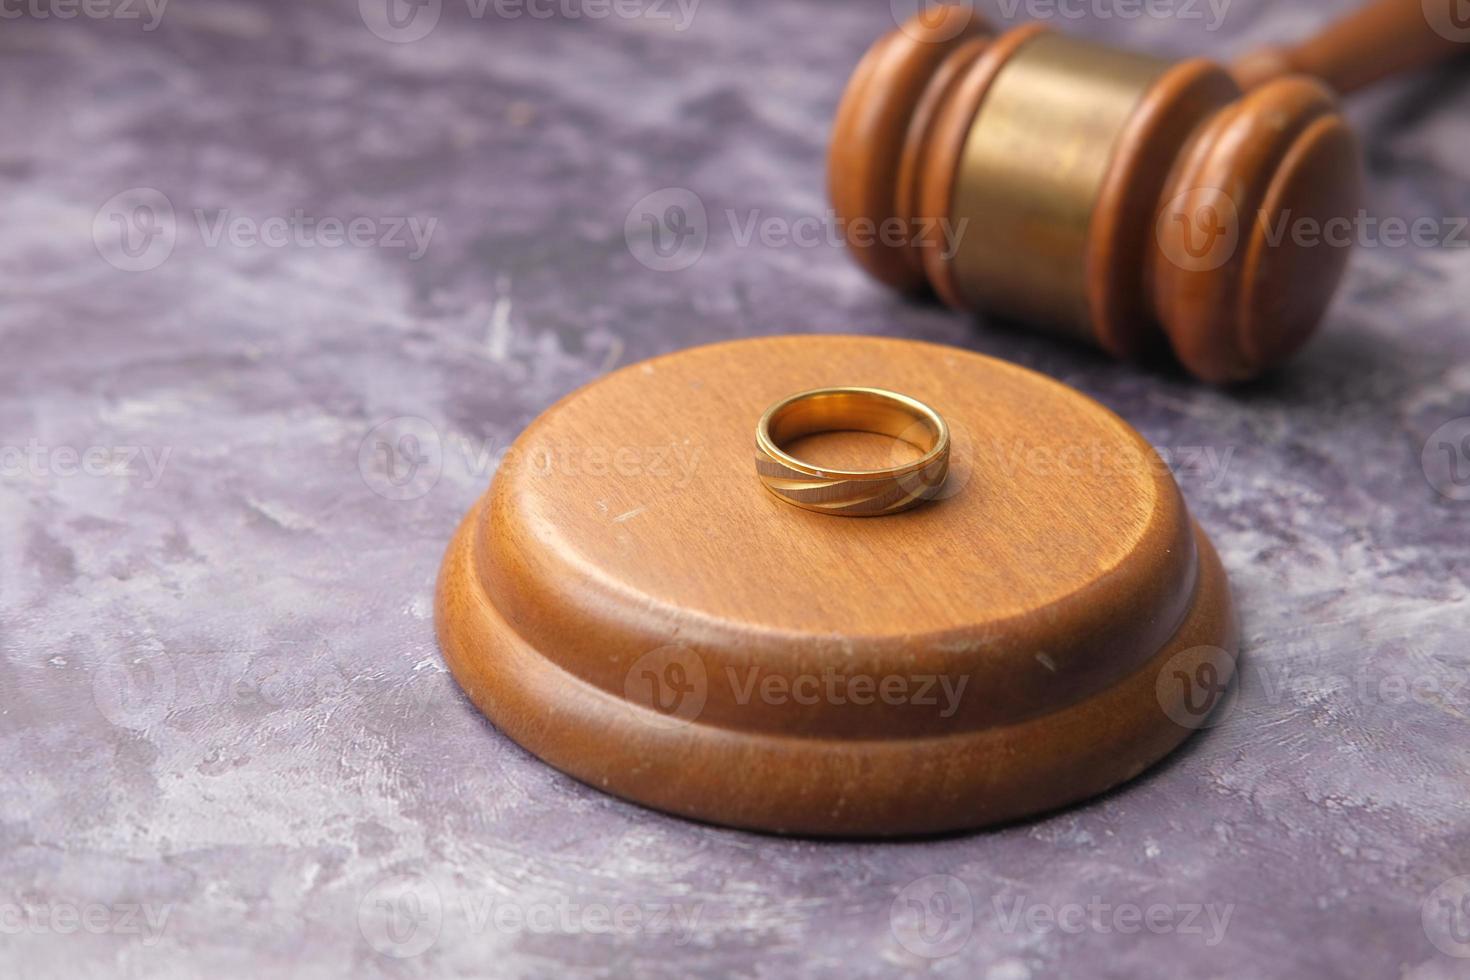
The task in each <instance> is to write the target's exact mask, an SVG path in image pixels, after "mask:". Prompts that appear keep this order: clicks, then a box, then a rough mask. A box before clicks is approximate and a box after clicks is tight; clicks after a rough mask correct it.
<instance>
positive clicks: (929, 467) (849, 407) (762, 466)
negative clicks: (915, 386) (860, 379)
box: [755, 388, 949, 517]
mask: <svg viewBox="0 0 1470 980" xmlns="http://www.w3.org/2000/svg"><path fill="white" fill-rule="evenodd" d="M844 431H847V432H876V433H879V434H881V435H886V436H892V437H893V438H894V439H898V440H901V441H903V442H906V443H909V444H910V445H912V446H914V447H916V448H917V449H919V450H920V452H922V453H923V455H921V456H920V457H919V458H918V459H915V460H912V461H910V462H907V463H903V464H901V465H898V466H892V467H888V468H886V469H878V470H838V469H831V468H829V467H824V466H814V465H812V464H811V463H806V462H803V461H801V460H800V459H797V458H796V457H795V456H792V455H791V454H790V453H788V452H786V451H785V450H784V449H783V448H782V447H783V446H788V445H790V444H791V443H792V442H794V441H795V440H797V439H800V438H801V437H803V436H809V435H813V434H815V433H818V432H844ZM755 446H756V457H755V468H756V472H757V473H758V474H759V475H760V479H761V483H763V484H765V487H766V489H767V490H769V491H771V493H773V494H775V495H776V496H777V497H780V498H781V499H782V500H784V501H785V502H786V503H788V504H794V505H795V506H797V507H801V508H804V509H805V510H812V511H817V512H818V513H822V514H837V515H840V516H842V517H878V516H881V515H884V514H896V513H898V512H899V511H903V510H908V509H909V508H910V507H914V506H916V505H918V504H920V503H923V502H924V501H925V500H929V499H931V498H932V497H934V496H936V495H938V493H939V491H940V489H941V487H942V486H943V485H944V478H945V476H946V474H947V473H948V472H949V426H948V425H946V424H945V422H944V419H942V418H941V417H940V416H939V413H938V412H936V411H934V409H932V408H930V407H929V406H928V405H925V404H924V403H923V402H921V401H919V400H918V399H916V398H910V397H909V396H908V395H900V394H898V393H897V392H893V391H885V390H883V389H882V388H818V389H816V390H814V391H803V392H801V393H800V394H796V395H792V396H791V397H790V398H786V399H783V400H781V401H779V402H777V403H776V404H774V405H772V406H771V407H770V408H769V409H767V410H766V414H765V415H763V416H761V420H760V424H759V425H757V426H756V430H755Z"/></svg>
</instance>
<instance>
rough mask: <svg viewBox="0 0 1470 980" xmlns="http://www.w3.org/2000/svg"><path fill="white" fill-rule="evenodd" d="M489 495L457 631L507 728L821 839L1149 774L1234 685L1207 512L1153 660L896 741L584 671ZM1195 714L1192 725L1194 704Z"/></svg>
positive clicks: (966, 816) (450, 633) (581, 761)
mask: <svg viewBox="0 0 1470 980" xmlns="http://www.w3.org/2000/svg"><path fill="white" fill-rule="evenodd" d="M483 514H484V509H483V501H482V503H480V504H477V505H476V506H475V508H473V509H472V510H471V511H470V513H469V514H468V515H467V516H466V517H465V519H464V522H463V523H462V524H461V525H460V527H459V530H458V531H457V532H456V534H455V536H454V538H453V540H452V541H451V543H450V546H449V550H448V552H447V553H446V555H445V558H444V566H443V569H442V571H441V572H440V577H439V584H438V589H437V594H436V601H435V619H436V621H437V624H438V636H439V643H440V647H441V649H442V650H443V652H444V656H445V660H446V661H447V662H448V664H449V667H450V670H451V671H452V672H453V674H454V677H455V679H456V680H457V681H458V682H459V684H460V686H461V687H462V688H463V689H464V691H465V693H466V694H467V695H468V696H469V697H470V699H471V700H472V701H473V702H474V703H475V705H476V706H477V707H478V708H479V709H480V710H481V711H483V712H484V714H485V715H486V716H487V717H488V718H489V719H490V720H491V721H493V722H494V723H495V724H496V725H497V726H498V727H499V728H500V729H501V730H502V731H503V732H505V734H506V735H508V736H509V737H510V738H512V739H513V740H514V741H515V742H517V743H518V744H519V745H521V746H522V747H524V748H526V749H527V750H529V751H530V752H532V753H533V754H535V755H536V756H538V757H540V758H541V759H542V760H544V761H546V762H547V763H549V764H551V765H552V766H554V767H556V768H557V769H560V770H561V771H562V772H565V773H567V774H569V775H571V776H573V777H575V778H576V779H579V780H581V781H582V782H584V783H586V784H587V785H589V786H592V787H594V788H596V789H599V790H602V791H604V792H610V793H613V794H614V795H617V796H620V797H622V798H624V799H627V800H631V801H633V802H635V803H639V804H642V805H644V806H649V807H652V808H654V809H656V810H662V811H664V812H667V813H673V814H677V815H679V816H683V817H689V818H692V819H695V820H701V821H705V822H708V823H715V824H721V825H725V826H731V827H739V828H743V829H748V830H760V831H768V832H774V833H791V834H803V835H810V836H818V837H886V836H911V835H920V834H933V833H943V832H949V831H958V830H969V829H977V828H980V827H985V826H990V825H994V824H999V823H1005V822H1007V821H1010V820H1015V819H1018V818H1022V817H1027V816H1031V815H1034V814H1038V813H1042V812H1045V811H1048V810H1053V809H1056V808H1059V807H1063V806H1066V805H1068V804H1071V803H1076V802H1079V801H1081V800H1085V799H1087V798H1089V797H1093V796H1096V795H1098V794H1100V793H1103V792H1106V791H1107V790H1109V789H1112V788H1113V787H1115V786H1118V785H1119V784H1121V783H1124V782H1127V781H1128V780H1130V779H1133V778H1134V777H1136V776H1138V775H1140V774H1141V773H1143V772H1144V771H1145V770H1146V769H1148V768H1149V767H1150V766H1152V765H1153V764H1154V763H1156V762H1158V761H1159V760H1160V759H1162V758H1163V757H1164V756H1166V755H1168V754H1169V753H1170V752H1171V751H1173V750H1174V749H1175V748H1176V747H1178V745H1179V744H1180V743H1181V742H1183V741H1184V740H1185V739H1186V738H1187V737H1188V736H1189V735H1190V734H1192V732H1193V731H1194V730H1195V729H1196V728H1197V727H1200V725H1199V724H1190V723H1189V720H1190V719H1199V720H1200V722H1201V724H1202V723H1203V720H1204V719H1205V718H1207V717H1208V715H1209V712H1210V710H1212V709H1213V707H1214V702H1215V700H1216V698H1217V697H1218V696H1219V695H1218V692H1221V691H1223V689H1224V687H1225V686H1226V685H1228V684H1229V683H1230V680H1231V677H1232V675H1233V673H1234V666H1235V658H1236V653H1237V642H1238V638H1237V630H1236V624H1235V612H1234V608H1233V606H1232V601H1231V598H1230V589H1229V585H1228V583H1227V582H1226V578H1225V572H1224V569H1223V568H1222V567H1221V565H1220V560H1219V558H1218V557H1217V556H1216V554H1215V551H1214V548H1213V547H1212V546H1211V545H1210V542H1209V540H1208V538H1206V537H1205V535H1204V533H1203V532H1202V531H1200V530H1199V528H1198V527H1197V526H1196V527H1195V528H1194V535H1195V541H1196V547H1197V551H1198V554H1199V563H1200V575H1199V579H1198V584H1197V586H1196V590H1195V596H1194V601H1193V603H1192V604H1191V606H1190V610H1189V613H1188V615H1187V616H1186V618H1185V620H1184V622H1183V623H1182V624H1180V626H1179V629H1178V630H1177V631H1176V632H1175V634H1174V636H1173V638H1171V640H1170V642H1169V643H1167V644H1165V645H1164V647H1163V648H1162V649H1161V650H1159V651H1158V653H1157V654H1156V655H1155V656H1154V657H1153V658H1152V659H1151V660H1150V661H1149V662H1148V663H1147V664H1146V665H1145V666H1144V667H1143V668H1142V669H1140V670H1138V671H1135V672H1134V673H1133V674H1131V675H1129V676H1128V677H1126V678H1124V679H1123V680H1122V681H1121V682H1119V683H1118V684H1115V685H1114V686H1112V687H1110V688H1108V689H1106V690H1104V691H1102V692H1099V693H1098V694H1096V695H1094V696H1093V697H1091V698H1088V699H1087V700H1084V701H1081V702H1078V703H1076V704H1073V705H1070V706H1069V707H1067V708H1065V709H1063V710H1061V711H1058V712H1054V713H1052V714H1048V715H1042V716H1040V717H1037V718H1032V719H1029V720H1027V721H1024V722H1021V723H1018V724H1014V725H1007V726H1003V727H999V728H988V729H980V730H978V731H968V732H961V733H958V734H956V735H951V736H929V737H914V738H903V739H894V740H882V739H866V740H848V739H816V738H806V737H803V736H799V735H782V734H777V733H770V732H754V733H751V732H738V731H734V730H731V729H728V728H719V727H713V726H703V725H699V724H696V723H692V722H691V723H679V722H677V721H676V720H670V719H668V718H666V717H664V716H661V715H658V714H657V713H656V712H654V711H653V710H652V709H650V708H647V707H644V706H642V705H637V704H633V703H630V702H628V701H625V700H623V699H620V698H618V697H617V696H616V695H614V694H610V693H608V692H607V691H605V690H603V689H601V688H598V687H595V686H593V685H591V684H588V683H586V682H584V681H581V680H579V679H577V678H575V677H573V676H572V675H570V674H568V673H567V672H565V671H564V670H562V669H561V668H560V667H559V666H557V665H556V664H554V663H553V662H552V661H550V660H549V659H547V658H546V657H544V656H542V655H541V654H540V653H538V652H537V651H536V650H535V649H533V648H532V647H530V646H529V645H527V644H526V643H525V641H524V640H522V639H521V637H520V636H519V635H517V634H516V632H515V631H514V630H513V629H511V628H510V627H509V626H508V625H507V624H506V623H505V620H504V619H503V618H502V617H501V616H500V614H499V612H498V610H497V608H496V606H495V603H494V602H493V601H492V600H491V599H490V597H489V596H487V595H486V594H485V591H484V589H483V588H482V586H481V583H480V580H479V577H478V574H477V571H476V559H475V555H474V548H475V544H474V543H475V541H476V539H477V534H476V529H477V525H478V523H479V521H480V520H481V519H482V517H483ZM1205 662H1208V663H1210V664H1212V665H1213V667H1214V669H1215V670H1216V674H1215V677H1214V681H1215V683H1216V685H1218V686H1217V687H1216V688H1215V692H1216V693H1214V694H1212V695H1211V699H1210V704H1209V706H1208V707H1205V708H1203V709H1201V708H1199V707H1195V706H1187V705H1185V704H1184V703H1183V699H1184V698H1185V697H1187V695H1188V692H1187V691H1185V690H1183V689H1181V690H1180V692H1179V693H1178V695H1177V696H1176V695H1174V694H1172V693H1165V692H1164V688H1165V687H1170V688H1172V685H1166V684H1164V683H1163V681H1164V680H1165V679H1166V672H1169V673H1172V672H1173V671H1175V670H1183V671H1185V672H1186V673H1190V672H1193V671H1194V670H1196V669H1197V667H1198V665H1199V664H1201V663H1205ZM1181 717H1182V718H1184V719H1186V721H1185V723H1181V722H1180V720H1179V719H1180V718H1181Z"/></svg>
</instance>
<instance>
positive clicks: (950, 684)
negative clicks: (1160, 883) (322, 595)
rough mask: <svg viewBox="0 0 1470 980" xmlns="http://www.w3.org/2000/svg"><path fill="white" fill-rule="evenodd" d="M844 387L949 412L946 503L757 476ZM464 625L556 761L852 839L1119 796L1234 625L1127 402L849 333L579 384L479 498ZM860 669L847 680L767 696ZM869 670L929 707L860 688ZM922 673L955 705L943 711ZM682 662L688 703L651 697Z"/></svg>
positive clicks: (469, 686)
mask: <svg viewBox="0 0 1470 980" xmlns="http://www.w3.org/2000/svg"><path fill="white" fill-rule="evenodd" d="M832 383H841V384H847V383H851V384H867V385H875V386H881V387H886V388H890V389H892V390H896V391H903V392H905V393H907V394H911V395H913V396H914V397H917V398H920V399H922V400H924V401H926V402H927V403H929V404H930V405H932V406H933V407H934V408H935V409H937V410H938V411H939V412H940V413H941V414H942V415H944V416H945V418H946V420H947V421H948V422H949V424H950V426H951V428H952V430H953V433H954V437H955V446H954V466H953V470H952V477H951V483H950V484H949V485H947V487H946V496H945V497H944V498H943V499H940V500H937V501H934V502H932V503H930V504H927V505H925V506H924V507H921V508H919V509H917V510H914V511H910V512H907V513H904V514H900V515H895V516H892V517H884V518H875V519H870V520H865V521H852V520H844V519H840V518H834V517H830V516H826V515H820V514H813V513H809V512H806V511H803V510H800V509H798V508H795V507H792V506H790V505H788V504H784V503H782V502H781V501H779V500H777V499H775V498H774V497H772V496H771V495H770V494H768V493H767V492H766V491H765V490H764V489H763V488H762V487H761V485H760V483H759V481H758V480H757V479H756V478H755V474H754V469H753V461H752V451H751V450H752V441H753V432H754V424H755V420H756V419H757V418H759V416H760V414H761V412H762V411H763V410H764V409H765V408H766V407H767V406H768V405H769V404H770V403H772V402H774V401H776V400H778V399H779V398H781V397H783V396H785V395H787V394H790V393H791V392H792V391H797V390H802V389H804V388H811V387H817V386H820V385H823V384H832ZM864 448H866V449H868V450H869V451H870V449H871V444H870V443H868V444H867V445H866V446H865V447H864ZM665 449H667V450H668V452H669V453H674V454H678V453H682V455H681V456H677V458H676V456H673V455H666V454H665V453H664V452H663V451H664V450H665ZM660 458H663V459H666V460H667V461H668V466H667V467H663V466H659V465H655V462H656V460H657V459H660ZM679 459H682V461H683V462H682V463H679V462H678V460H679ZM593 460H598V461H605V462H598V463H597V464H596V465H594V464H593V462H592V461H593ZM619 460H621V463H619V462H618V461H619ZM437 620H438V628H439V635H440V641H441V645H442V647H443V649H444V653H445V657H446V659H447V661H448V662H449V664H450V666H451V668H452V669H453V671H454V673H455V676H456V677H457V678H458V679H459V681H460V683H461V685H462V686H463V687H464V688H465V689H466V690H467V691H468V692H469V694H470V695H471V697H472V698H474V700H475V701H476V703H477V704H478V705H479V706H480V707H481V708H482V709H483V710H484V711H485V712H486V713H487V714H488V715H489V716H490V717H491V718H492V719H493V720H494V721H495V722H496V723H497V724H499V725H501V726H502V727H503V728H504V729H505V730H506V731H507V732H508V733H509V734H510V735H511V736H512V737H514V738H515V739H517V740H518V741H519V742H521V743H522V744H523V745H525V746H526V747H527V748H529V749H531V750H532V751H533V752H536V753H537V754H538V755H540V756H542V757H543V758H544V759H546V760H547V761H549V762H551V763H552V764H553V765H556V766H557V767H558V768H561V769H564V770H565V771H567V772H570V773H571V774H573V775H575V776H577V777H578V778H581V779H583V780H585V781H587V782H589V783H591V784H592V785H595V786H599V787H602V788H604V789H608V790H610V791H612V792H615V793H618V794H620V795H623V796H626V797H628V798H631V799H634V800H637V801H640V802H644V803H647V804H649V805H652V806H656V807H659V808H661V809H665V810H669V811H672V812H676V813H681V814H684V815H688V816H693V817H698V818H701V819H706V820H711V821H715V822H720V823H729V824H734V825H739V826H745V827H754V828H759V829H766V830H778V831H792V832H800V833H810V834H831V835H872V834H905V833H922V832H932V831H939V830H948V829H956V828H960V827H971V826H978V825H982V824H986V823H991V822H995V821H998V820H1005V819H1010V818H1014V817H1017V816H1020V815H1023V814H1026V813H1032V812H1036V811H1038V810H1043V809H1046V808H1049V807H1054V806H1057V805H1060V804H1063V803H1066V802H1069V801H1072V800H1075V799H1078V798H1081V797H1084V796H1087V795H1090V794H1092V793H1096V792H1099V791H1100V790H1102V789H1104V788H1106V787H1108V786H1111V785H1115V784H1116V783H1118V782H1121V781H1122V780H1125V779H1127V778H1129V777H1131V776H1133V775H1135V774H1137V773H1138V772H1140V771H1142V769H1143V768H1145V767H1146V766H1147V765H1148V764H1150V763H1151V762H1153V761H1154V760H1156V759H1157V758H1158V757H1159V756H1161V755H1162V754H1164V753H1165V752H1167V751H1168V750H1169V749H1170V748H1172V747H1173V746H1174V745H1175V744H1177V743H1178V742H1179V741H1180V740H1181V739H1182V738H1183V737H1184V736H1185V735H1186V734H1187V733H1188V730H1189V729H1188V728H1187V727H1181V726H1180V725H1179V724H1177V723H1176V722H1175V721H1173V720H1171V717H1170V713H1169V711H1168V710H1166V707H1167V706H1166V705H1164V704H1161V700H1160V695H1158V694H1157V693H1156V682H1157V680H1158V674H1159V671H1160V669H1161V668H1162V666H1163V665H1164V664H1165V663H1168V662H1169V661H1170V659H1171V658H1173V657H1174V656H1175V655H1177V654H1180V653H1181V652H1183V651H1187V650H1191V649H1194V648H1197V647H1201V646H1204V647H1217V648H1223V649H1224V650H1226V651H1228V652H1229V653H1230V654H1231V655H1233V652H1234V643H1235V632H1234V621H1233V616H1232V613H1231V610H1230V600H1229V592H1228V588H1227V586H1226V584H1225V580H1224V576H1223V572H1221V570H1220V568H1219V565H1218V562H1217V561H1216V559H1215V558H1214V556H1213V552H1212V551H1211V549H1210V548H1209V545H1208V542H1207V541H1205V539H1204V538H1203V536H1202V535H1201V534H1200V533H1199V532H1198V531H1197V529H1195V528H1193V526H1192V524H1191V522H1190V520H1189V517H1188V514H1187V511H1186V509H1185V506H1184V502H1183V500H1182V499H1181V497H1180V494H1179V491H1178V488H1177V487H1176V486H1175V484H1174V482H1173V479H1172V477H1171V476H1170V474H1169V473H1168V472H1167V471H1166V470H1165V469H1164V468H1163V467H1162V466H1161V465H1160V464H1159V462H1158V460H1157V457H1156V456H1155V454H1154V453H1153V451H1152V450H1151V449H1150V448H1149V447H1148V446H1147V444H1146V443H1144V441H1143V440H1142V439H1141V438H1140V437H1139V436H1138V435H1137V433H1135V432H1134V431H1133V430H1132V429H1131V428H1129V427H1128V426H1127V425H1126V424H1125V423H1124V422H1122V421H1121V420H1120V419H1118V418H1117V417H1116V416H1114V415H1112V414H1111V413H1109V412H1107V411H1106V410H1105V409H1103V408H1102V407H1101V406H1099V405H1097V404H1096V403H1094V402H1092V401H1090V400H1089V399H1087V398H1085V397H1083V396H1081V395H1080V394H1078V393H1076V392H1074V391H1072V390H1070V389H1068V388H1066V387H1064V386H1062V385H1060V384H1057V383H1056V382H1053V381H1050V380H1048V379H1045V378H1043V377H1041V376H1039V375H1035V374H1032V373H1030V372H1028V371H1025V370H1023V369H1020V368H1016V367H1013V366H1010V365H1006V364H1003V363H1001V362H998V361H994V360H991V359H988V358H985V357H981V356H979V355H975V354H970V353H966V352H962V351H959V350H954V349H950V348H944V347H936V346H932V345H926V344H920V343H915V342H909V341H896V340H880V339H872V338H851V337H820V338H818V337H803V338H767V339H761V340H752V341H744V342H739V343H735V344H724V345H716V346H712V347H705V348H697V349H694V350H690V351H685V352H681V353H678V354H673V355H669V356H666V357H662V358H657V359H654V360H652V361H648V362H645V363H643V364H640V365H634V366H632V367H629V368H626V369H624V370H622V371H619V372H617V373H615V374H613V375H610V376H609V377H607V378H605V379H603V380H602V381H599V382H597V383H596V384H594V385H591V386H589V387H587V388H584V389H582V390H581V391H579V392H576V393H574V394H573V395H571V396H568V397H567V398H566V399H564V400H563V401H561V402H559V403H558V404H557V405H556V406H555V407H553V408H552V409H551V410H549V411H548V412H547V413H546V414H545V415H543V416H542V417H541V418H540V419H538V420H537V421H536V422H535V423H533V424H532V426H531V427H530V428H528V429H527V430H526V432H525V433H524V434H523V435H522V436H521V438H520V439H519V440H518V441H517V443H516V446H515V450H514V452H513V453H512V454H511V455H510V457H508V459H507V462H506V463H505V464H504V465H503V466H502V468H501V470H500V472H499V473H498V474H497V476H496V478H495V481H494V483H493V485H492V487H491V489H490V491H489V493H488V494H487V495H486V497H485V498H484V499H483V500H482V502H481V503H480V504H479V505H477V507H476V509H475V510H474V512H473V513H472V514H471V515H469V516H468V517H467V518H466V520H465V523H464V524H463V526H462V527H461V529H460V531H459V533H458V535H457V536H456V538H455V542H454V544H453V545H452V546H451V548H450V551H449V554H448V555H447V556H446V559H445V564H444V569H443V571H442V573H441V579H440V587H439V595H438V608H437ZM832 675H835V676H837V677H838V678H839V680H838V682H837V683H838V689H839V694H838V695H836V696H833V695H832V694H831V693H830V691H831V690H832V688H831V686H830V685H824V687H825V690H824V691H823V693H821V694H820V695H818V696H816V697H814V698H807V699H805V700H799V699H796V698H793V697H784V698H783V697H780V696H772V695H770V693H769V692H770V691H772V690H777V691H790V692H799V691H800V690H801V686H802V683H803V679H804V678H811V677H818V678H821V677H827V676H832ZM862 678H866V679H868V680H867V681H865V682H863V683H870V684H871V685H872V686H873V687H874V688H877V687H879V686H880V685H881V684H882V683H884V679H890V678H898V679H900V681H891V682H890V683H892V684H894V685H895V686H894V688H893V690H896V689H897V685H898V684H899V683H905V684H906V685H907V691H908V692H909V693H910V694H915V695H916V696H914V697H898V698H876V699H875V698H870V699H869V703H862V698H860V697H857V696H855V695H853V696H845V695H844V693H843V692H846V693H848V694H851V693H852V692H854V691H856V690H857V688H855V687H854V686H853V685H854V683H855V682H856V681H857V680H859V679H862ZM921 678H933V679H934V680H933V681H932V682H931V683H932V685H933V691H934V692H940V691H949V692H958V694H957V696H955V697H953V698H949V699H945V698H943V697H940V698H938V701H939V702H940V703H938V704H936V703H925V699H923V698H921V697H918V696H917V690H916V689H917V687H918V686H919V685H920V684H921V683H922V680H921ZM666 681H667V682H668V686H669V689H670V690H674V689H678V691H679V693H680V694H681V695H688V697H687V698H686V697H679V698H672V699H666V700H663V701H659V702H658V703H657V704H654V703H652V700H651V699H652V698H654V697H655V696H656V695H657V694H658V691H657V690H655V689H653V688H650V687H648V686H646V685H650V684H651V685H654V686H655V687H656V686H657V685H660V684H663V683H664V682H666ZM658 709H662V710H658Z"/></svg>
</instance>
